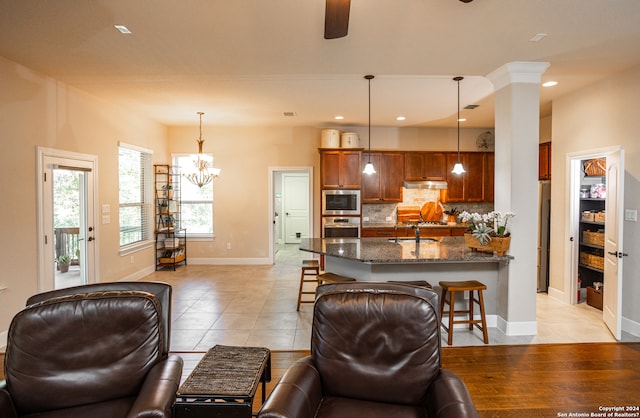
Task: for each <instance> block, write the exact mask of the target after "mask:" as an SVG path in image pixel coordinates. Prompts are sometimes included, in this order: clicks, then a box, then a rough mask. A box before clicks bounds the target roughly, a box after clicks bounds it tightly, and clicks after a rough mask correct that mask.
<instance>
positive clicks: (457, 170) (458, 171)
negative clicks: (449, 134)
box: [451, 76, 465, 174]
mask: <svg viewBox="0 0 640 418" xmlns="http://www.w3.org/2000/svg"><path fill="white" fill-rule="evenodd" d="M462 80H464V77H460V76H458V77H453V81H455V82H456V83H458V162H457V163H456V164H455V165H454V166H453V170H451V172H452V173H453V174H462V173H464V172H465V169H464V167H463V166H462V161H461V160H460V81H462Z"/></svg>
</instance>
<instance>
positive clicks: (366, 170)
mask: <svg viewBox="0 0 640 418" xmlns="http://www.w3.org/2000/svg"><path fill="white" fill-rule="evenodd" d="M364 78H365V79H366V80H367V81H368V82H369V161H368V162H367V164H366V165H365V166H364V170H363V171H362V173H363V174H375V173H376V169H375V168H374V167H373V163H372V162H371V79H373V78H374V76H372V75H365V76H364Z"/></svg>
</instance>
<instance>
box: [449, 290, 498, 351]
mask: <svg viewBox="0 0 640 418" xmlns="http://www.w3.org/2000/svg"><path fill="white" fill-rule="evenodd" d="M439 284H440V287H441V288H442V296H441V298H440V318H441V320H442V327H443V328H444V329H445V330H446V331H447V334H448V338H447V344H449V345H451V344H452V343H453V327H454V325H455V324H469V329H470V330H473V326H474V325H475V326H476V327H477V328H478V329H479V330H481V331H482V336H483V338H484V343H485V344H489V336H488V334H487V318H486V315H485V312H484V299H483V298H482V291H483V290H487V286H486V285H484V284H483V283H481V282H479V281H477V280H467V281H463V282H440V283H439ZM464 291H468V292H469V309H467V310H458V311H456V310H455V307H454V305H455V300H456V292H464ZM474 291H475V292H476V293H477V295H478V297H477V299H476V297H475V296H474ZM447 292H448V293H449V299H448V300H447ZM474 302H475V303H477V304H478V305H479V306H480V319H474V318H473V304H474ZM445 303H447V304H448V305H449V310H448V315H449V327H447V326H446V325H445V324H444V304H445ZM457 313H464V314H468V315H469V318H468V319H458V320H456V319H455V314H457ZM480 324H482V325H480Z"/></svg>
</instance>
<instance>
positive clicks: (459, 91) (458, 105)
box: [457, 79, 460, 161]
mask: <svg viewBox="0 0 640 418" xmlns="http://www.w3.org/2000/svg"><path fill="white" fill-rule="evenodd" d="M457 81H458V161H460V79H458V80H457Z"/></svg>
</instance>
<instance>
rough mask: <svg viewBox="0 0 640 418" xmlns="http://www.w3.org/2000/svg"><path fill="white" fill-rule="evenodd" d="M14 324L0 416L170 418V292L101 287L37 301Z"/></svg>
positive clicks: (174, 359) (161, 287)
mask: <svg viewBox="0 0 640 418" xmlns="http://www.w3.org/2000/svg"><path fill="white" fill-rule="evenodd" d="M27 303H28V304H27V306H26V307H25V308H24V309H23V310H22V311H20V312H19V313H18V314H16V316H15V317H14V318H13V320H12V322H11V325H10V327H9V333H8V338H7V347H6V353H5V379H6V380H5V381H4V382H0V417H3V418H18V417H42V418H61V417H74V418H84V417H92V418H100V417H105V418H106V417H109V418H116V417H171V407H172V405H173V403H174V402H175V397H176V391H177V389H178V385H179V383H180V377H181V375H182V365H183V362H182V358H180V357H179V356H176V355H169V354H168V350H169V335H170V328H169V326H170V325H169V324H170V321H169V320H170V313H171V308H170V305H171V287H170V286H169V285H166V284H163V283H103V284H97V285H88V286H79V287H75V288H70V289H62V290H59V291H53V292H47V293H44V294H39V295H35V296H34V297H32V298H30V299H29V300H28V302H27Z"/></svg>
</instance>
